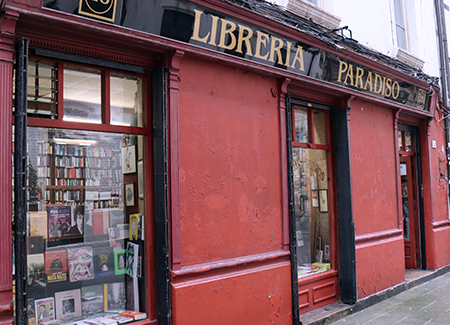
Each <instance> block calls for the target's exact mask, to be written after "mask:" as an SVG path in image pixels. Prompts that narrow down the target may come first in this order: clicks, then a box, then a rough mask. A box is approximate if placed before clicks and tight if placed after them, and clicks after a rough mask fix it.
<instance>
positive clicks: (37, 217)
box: [28, 211, 48, 239]
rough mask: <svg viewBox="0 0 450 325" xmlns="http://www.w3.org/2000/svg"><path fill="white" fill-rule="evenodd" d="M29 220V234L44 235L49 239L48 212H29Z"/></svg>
mask: <svg viewBox="0 0 450 325" xmlns="http://www.w3.org/2000/svg"><path fill="white" fill-rule="evenodd" d="M28 222H29V225H30V229H29V230H30V231H29V235H30V237H31V236H42V237H43V239H47V233H48V232H47V212H46V211H36V212H28Z"/></svg>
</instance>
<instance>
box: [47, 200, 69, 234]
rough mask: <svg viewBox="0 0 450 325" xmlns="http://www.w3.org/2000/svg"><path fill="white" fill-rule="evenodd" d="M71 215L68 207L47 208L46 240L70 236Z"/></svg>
mask: <svg viewBox="0 0 450 325" xmlns="http://www.w3.org/2000/svg"><path fill="white" fill-rule="evenodd" d="M71 215H72V212H71V207H70V206H59V205H57V206H48V207H47V219H48V238H62V237H66V236H70V222H71Z"/></svg>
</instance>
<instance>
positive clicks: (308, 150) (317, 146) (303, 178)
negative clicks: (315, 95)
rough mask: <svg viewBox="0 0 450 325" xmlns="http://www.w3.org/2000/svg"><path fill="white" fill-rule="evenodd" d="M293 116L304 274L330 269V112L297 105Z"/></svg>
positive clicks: (298, 228) (300, 257)
mask: <svg viewBox="0 0 450 325" xmlns="http://www.w3.org/2000/svg"><path fill="white" fill-rule="evenodd" d="M293 115H294V125H295V127H294V135H293V140H294V141H293V149H292V162H293V166H292V168H293V186H294V213H295V226H296V237H297V243H296V244H297V264H298V265H297V267H298V276H299V277H304V276H308V275H310V274H316V273H319V272H324V271H327V270H330V269H331V262H332V254H331V252H332V250H331V248H332V238H331V237H332V236H331V222H330V203H329V201H330V192H329V175H328V159H329V151H330V147H329V146H328V145H327V144H328V132H327V130H328V113H327V112H325V111H319V110H314V109H310V108H306V107H300V106H295V105H294V106H293ZM309 126H312V129H311V128H310V127H309Z"/></svg>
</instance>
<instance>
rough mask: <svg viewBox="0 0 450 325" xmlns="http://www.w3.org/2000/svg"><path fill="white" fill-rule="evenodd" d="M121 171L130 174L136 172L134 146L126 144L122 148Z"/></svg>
mask: <svg viewBox="0 0 450 325" xmlns="http://www.w3.org/2000/svg"><path fill="white" fill-rule="evenodd" d="M122 172H123V173H124V174H130V173H135V172H136V148H135V146H127V147H123V148H122Z"/></svg>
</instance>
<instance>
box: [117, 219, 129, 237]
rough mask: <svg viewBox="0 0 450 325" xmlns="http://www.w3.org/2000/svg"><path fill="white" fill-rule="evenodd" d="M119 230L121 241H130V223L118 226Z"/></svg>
mask: <svg viewBox="0 0 450 325" xmlns="http://www.w3.org/2000/svg"><path fill="white" fill-rule="evenodd" d="M117 228H119V238H120V239H128V238H129V237H130V231H129V228H130V225H129V224H128V223H123V224H118V225H117Z"/></svg>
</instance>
